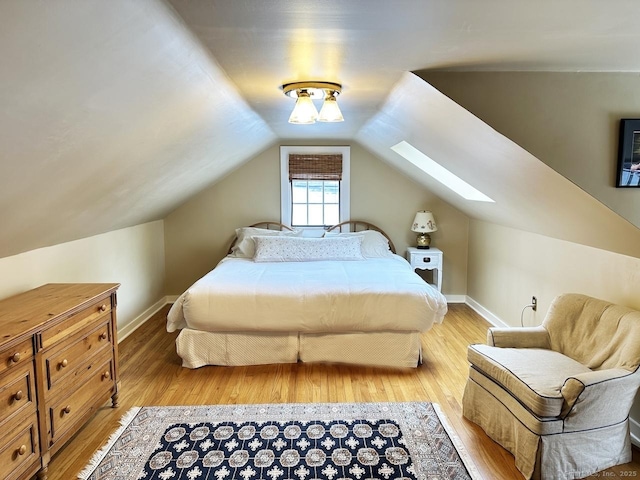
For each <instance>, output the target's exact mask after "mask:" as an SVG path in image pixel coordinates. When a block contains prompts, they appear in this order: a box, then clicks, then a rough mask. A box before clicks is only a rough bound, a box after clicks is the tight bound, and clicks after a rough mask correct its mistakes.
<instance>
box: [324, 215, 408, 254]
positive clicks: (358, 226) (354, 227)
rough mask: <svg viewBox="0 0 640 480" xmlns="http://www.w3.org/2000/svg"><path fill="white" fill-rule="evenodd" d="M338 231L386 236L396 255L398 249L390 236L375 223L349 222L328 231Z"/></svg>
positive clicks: (334, 226)
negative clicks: (375, 233)
mask: <svg viewBox="0 0 640 480" xmlns="http://www.w3.org/2000/svg"><path fill="white" fill-rule="evenodd" d="M334 230H337V231H338V232H342V231H348V232H361V231H363V230H376V231H377V232H380V233H381V234H382V235H384V236H385V237H386V238H387V240H389V248H390V249H391V251H392V252H393V253H396V247H395V246H394V245H393V242H392V241H391V239H390V238H389V235H387V234H386V232H385V231H384V230H382V229H381V228H380V227H376V226H375V225H374V224H373V223H369V222H363V221H361V220H349V221H347V222H342V223H339V224H337V225H333V226H331V227H329V228H328V229H327V232H331V231H334Z"/></svg>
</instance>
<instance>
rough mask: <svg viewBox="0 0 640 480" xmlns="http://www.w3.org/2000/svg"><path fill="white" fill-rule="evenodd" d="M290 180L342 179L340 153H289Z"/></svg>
mask: <svg viewBox="0 0 640 480" xmlns="http://www.w3.org/2000/svg"><path fill="white" fill-rule="evenodd" d="M291 180H338V181H339V180H342V154H337V155H336V154H294V153H292V154H290V155H289V181H291Z"/></svg>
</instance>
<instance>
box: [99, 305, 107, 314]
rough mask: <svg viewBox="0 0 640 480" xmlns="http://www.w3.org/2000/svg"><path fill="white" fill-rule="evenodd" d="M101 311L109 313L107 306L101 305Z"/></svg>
mask: <svg viewBox="0 0 640 480" xmlns="http://www.w3.org/2000/svg"><path fill="white" fill-rule="evenodd" d="M100 311H101V312H106V311H107V306H106V305H105V304H102V305H100Z"/></svg>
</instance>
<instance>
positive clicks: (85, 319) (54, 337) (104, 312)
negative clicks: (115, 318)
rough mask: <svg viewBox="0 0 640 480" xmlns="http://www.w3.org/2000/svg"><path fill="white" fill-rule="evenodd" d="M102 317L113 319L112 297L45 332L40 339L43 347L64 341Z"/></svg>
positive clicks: (90, 306)
mask: <svg viewBox="0 0 640 480" xmlns="http://www.w3.org/2000/svg"><path fill="white" fill-rule="evenodd" d="M102 316H105V319H110V318H111V297H107V298H105V299H103V300H101V301H99V302H96V303H94V304H92V305H89V306H88V307H87V308H85V309H84V310H81V311H79V312H78V313H76V314H74V315H71V316H70V317H69V318H67V319H66V320H63V321H62V322H60V323H58V324H56V325H54V326H52V327H50V328H47V329H46V330H44V331H43V332H42V334H41V337H40V338H41V342H42V345H41V347H42V348H48V347H50V346H52V345H55V344H56V343H57V342H60V341H63V340H64V339H66V338H68V337H70V336H72V335H73V334H74V333H76V332H78V331H80V330H82V329H83V328H85V327H87V326H88V325H91V324H92V323H93V322H95V321H96V320H97V319H98V318H100V317H102Z"/></svg>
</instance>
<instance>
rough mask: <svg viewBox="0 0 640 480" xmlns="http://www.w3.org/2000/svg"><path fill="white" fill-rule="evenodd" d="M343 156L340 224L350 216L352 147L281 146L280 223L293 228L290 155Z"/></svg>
mask: <svg viewBox="0 0 640 480" xmlns="http://www.w3.org/2000/svg"><path fill="white" fill-rule="evenodd" d="M292 153H293V154H341V155H342V180H340V182H339V189H340V190H339V191H340V207H339V211H340V213H339V215H340V222H344V221H347V220H348V219H349V214H350V205H351V195H350V183H351V181H350V179H351V177H350V171H351V168H350V167H351V147H349V146H326V147H323V146H291V145H287V146H284V145H283V146H281V147H280V223H283V224H285V225H287V226H289V227H290V226H291V182H290V181H289V155H290V154H292ZM299 228H302V229H304V230H310V231H313V230H316V231H317V230H319V231H324V227H313V226H308V227H307V226H305V227H299Z"/></svg>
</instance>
